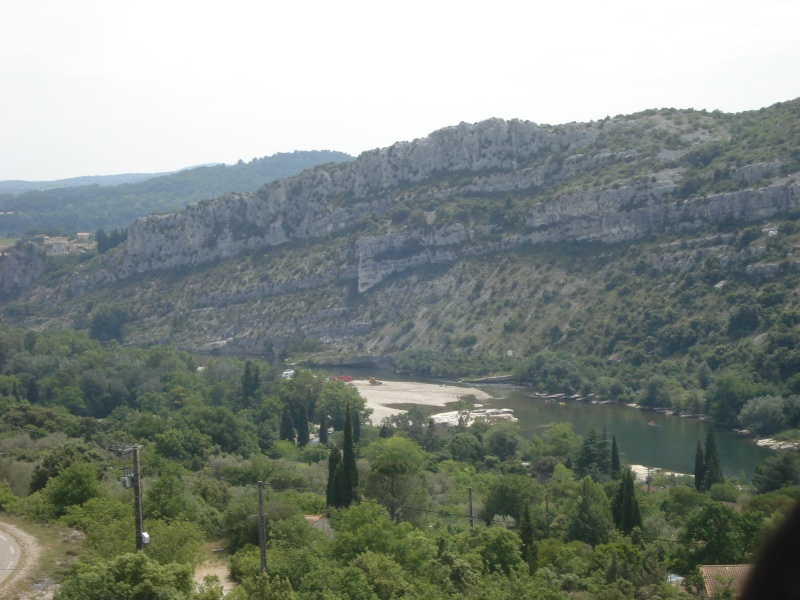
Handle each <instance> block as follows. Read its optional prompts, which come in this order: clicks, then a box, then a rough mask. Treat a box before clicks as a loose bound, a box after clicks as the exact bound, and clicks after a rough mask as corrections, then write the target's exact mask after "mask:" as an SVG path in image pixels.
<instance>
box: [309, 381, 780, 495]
mask: <svg viewBox="0 0 800 600" xmlns="http://www.w3.org/2000/svg"><path fill="white" fill-rule="evenodd" d="M340 371H342V372H345V371H346V372H347V373H348V374H352V375H353V376H355V377H356V378H364V379H366V378H368V377H369V376H375V377H377V378H379V379H385V380H387V381H398V380H405V381H415V382H420V383H435V384H439V383H440V382H439V381H430V380H425V379H423V378H413V377H402V376H399V375H397V374H395V373H393V372H390V371H377V370H375V369H344V370H341V369H340ZM319 372H321V373H322V372H324V373H325V374H326V375H329V374H333V373H332V371H330V370H324V371H323V370H319ZM337 373H338V371H337ZM469 387H474V388H478V389H480V390H482V391H484V392H486V393H488V394H489V395H490V396H491V397H492V398H491V400H488V401H485V402H483V405H484V406H486V407H488V408H510V409H512V410H513V411H514V416H515V417H517V419H518V422H517V425H518V426H519V433H520V434H521V435H522V436H523V437H529V436H530V435H531V434H533V433H540V432H541V431H542V430H543V429H544V428H545V427H547V425H549V424H550V423H553V422H557V421H566V422H568V423H571V424H572V426H573V429H574V431H575V433H577V434H579V435H582V436H585V435H586V433H587V432H588V431H589V429H590V428H591V427H594V428H596V429H598V430H600V429H602V428H603V426H604V425H605V427H606V429H607V431H608V436H609V439H610V437H611V435H612V434H614V435H615V436H616V438H617V446H618V448H619V453H620V458H621V459H622V461H623V463H627V464H638V465H645V466H648V467H655V468H659V469H663V470H665V471H673V472H676V473H688V474H693V473H694V458H695V450H696V445H697V441H698V440H700V443H701V445H703V446H704V445H705V439H706V433H707V428H708V427H710V426H711V424H710V423H708V422H705V421H701V420H700V419H690V418H683V417H678V416H674V415H665V414H661V413H655V412H650V411H643V410H637V409H635V408H630V407H627V406H624V405H619V404H592V403H590V402H577V401H574V400H565V401H564V402H563V403H559V402H552V403H549V404H548V403H546V402H545V400H544V399H543V398H541V397H539V396H536V395H535V393H534V392H535V390H533V389H529V388H522V387H519V386H514V385H508V384H489V385H481V384H477V385H476V384H469ZM447 410H451V409H448V408H442V409H436V412H445V411H447ZM651 422H652V423H653V425H651V424H650V423H651ZM714 435H715V437H716V441H717V448H718V450H719V455H720V459H721V462H722V468H723V471H724V473H725V475H726V476H741V477H743V478H744V479H745V480H746V481H749V480H750V478H751V477H752V475H753V469H754V468H755V467H756V465H758V464H759V463H760V462H761V461H763V460H764V459H765V458H767V457H768V456H770V455H771V454H772V453H773V451H772V450H769V449H767V448H762V447H759V446H757V445H756V444H755V440H754V439H752V438H747V437H744V436H742V435H740V434H738V433H736V432H734V431H730V430H726V429H719V428H717V429H715V430H714Z"/></svg>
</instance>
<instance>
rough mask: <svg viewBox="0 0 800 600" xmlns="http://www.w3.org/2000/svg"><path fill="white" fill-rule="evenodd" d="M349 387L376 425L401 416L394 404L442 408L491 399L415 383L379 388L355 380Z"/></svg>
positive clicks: (473, 392)
mask: <svg viewBox="0 0 800 600" xmlns="http://www.w3.org/2000/svg"><path fill="white" fill-rule="evenodd" d="M352 385H354V386H355V387H356V389H357V390H358V393H359V394H361V396H362V397H363V398H364V399H365V400H366V401H367V406H368V407H369V408H371V409H372V416H371V419H372V422H373V423H374V424H376V425H379V424H380V422H381V421H382V420H383V419H385V418H386V417H390V416H392V415H396V414H399V413H401V412H403V410H402V409H399V408H392V405H396V404H422V405H425V406H446V405H447V404H449V403H450V402H457V401H458V400H459V399H461V398H465V397H468V396H474V398H475V400H477V401H478V402H480V401H482V400H488V399H489V398H490V397H491V396H489V394H487V393H486V392H482V391H481V390H478V389H475V388H468V387H459V386H457V385H444V384H442V385H439V384H435V383H417V382H415V381H384V382H382V384H381V385H371V384H370V383H369V382H368V381H366V380H355V381H353V382H352Z"/></svg>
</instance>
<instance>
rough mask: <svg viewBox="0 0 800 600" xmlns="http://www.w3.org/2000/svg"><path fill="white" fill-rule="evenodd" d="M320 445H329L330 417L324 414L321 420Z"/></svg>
mask: <svg viewBox="0 0 800 600" xmlns="http://www.w3.org/2000/svg"><path fill="white" fill-rule="evenodd" d="M319 443H320V444H327V443H328V415H326V414H325V413H322V416H321V417H320V418H319Z"/></svg>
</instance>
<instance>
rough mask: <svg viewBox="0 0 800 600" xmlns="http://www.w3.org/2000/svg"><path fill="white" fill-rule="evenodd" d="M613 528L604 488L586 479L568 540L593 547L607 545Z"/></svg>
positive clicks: (582, 485) (568, 529) (569, 530)
mask: <svg viewBox="0 0 800 600" xmlns="http://www.w3.org/2000/svg"><path fill="white" fill-rule="evenodd" d="M613 527H614V520H613V517H612V515H611V507H610V506H609V502H608V497H607V496H606V495H605V492H603V488H602V487H601V486H600V484H598V483H595V482H593V481H592V480H591V478H590V477H584V478H583V479H582V480H581V496H580V499H579V501H578V505H577V506H576V507H575V510H574V511H573V514H572V516H571V518H570V520H569V523H568V524H567V531H566V537H567V540H569V541H573V540H579V541H581V542H586V543H587V544H589V545H591V546H596V545H597V544H605V543H606V542H607V541H608V538H609V535H610V533H611V529H612V528H613Z"/></svg>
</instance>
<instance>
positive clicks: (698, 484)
mask: <svg viewBox="0 0 800 600" xmlns="http://www.w3.org/2000/svg"><path fill="white" fill-rule="evenodd" d="M705 471H706V462H705V458H704V457H703V447H702V446H701V445H700V440H697V450H695V452H694V489H696V490H697V491H698V492H702V491H703V480H704V479H705V478H704V477H703V476H704V475H705Z"/></svg>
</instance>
